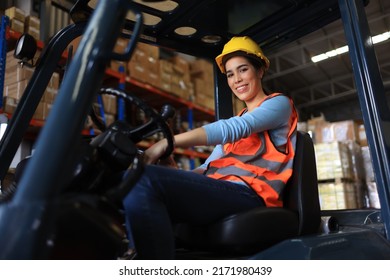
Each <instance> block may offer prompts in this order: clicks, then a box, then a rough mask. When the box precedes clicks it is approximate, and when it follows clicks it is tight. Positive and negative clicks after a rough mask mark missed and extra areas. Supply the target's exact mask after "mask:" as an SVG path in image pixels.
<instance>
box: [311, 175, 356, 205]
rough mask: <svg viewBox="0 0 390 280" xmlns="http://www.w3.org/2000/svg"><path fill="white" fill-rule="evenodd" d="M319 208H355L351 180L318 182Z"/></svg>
mask: <svg viewBox="0 0 390 280" xmlns="http://www.w3.org/2000/svg"><path fill="white" fill-rule="evenodd" d="M318 192H319V198H320V205H321V210H338V209H355V208H356V207H357V202H356V191H355V185H354V183H352V182H334V183H333V182H332V183H319V184H318Z"/></svg>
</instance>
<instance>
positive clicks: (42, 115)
mask: <svg viewBox="0 0 390 280" xmlns="http://www.w3.org/2000/svg"><path fill="white" fill-rule="evenodd" d="M51 107H52V104H49V103H47V102H44V101H40V102H39V103H38V107H37V109H36V110H35V113H34V115H33V119H35V120H40V121H44V120H46V118H47V117H48V115H49V113H50V110H51Z"/></svg>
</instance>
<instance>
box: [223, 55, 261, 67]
mask: <svg viewBox="0 0 390 280" xmlns="http://www.w3.org/2000/svg"><path fill="white" fill-rule="evenodd" d="M234 56H243V57H246V58H247V59H248V61H249V63H250V64H251V65H252V66H253V67H255V69H256V70H260V69H263V70H265V65H264V63H263V62H262V61H261V60H260V59H259V58H258V57H256V56H254V55H252V54H248V53H246V52H244V51H236V52H233V53H230V54H228V55H225V57H224V58H223V60H222V64H223V67H224V68H225V64H226V61H228V60H229V59H230V58H232V57H234ZM225 69H226V68H225ZM264 72H265V71H264Z"/></svg>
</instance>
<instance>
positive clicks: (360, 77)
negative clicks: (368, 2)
mask: <svg viewBox="0 0 390 280" xmlns="http://www.w3.org/2000/svg"><path fill="white" fill-rule="evenodd" d="M339 5H340V11H341V16H342V20H343V24H344V29H345V34H346V37H347V41H348V46H349V54H350V57H351V61H352V67H353V72H354V76H355V83H356V87H357V93H358V96H359V102H360V107H361V110H362V115H363V120H364V126H365V129H366V134H367V141H368V146H369V148H370V151H371V156H372V163H373V167H374V173H375V179H376V183H377V188H378V193H379V199H380V204H381V214H382V219H383V222H384V225H385V232H386V236H387V239H388V240H390V165H389V164H390V110H389V108H388V106H387V101H386V95H385V90H384V86H383V81H382V78H381V74H380V71H379V66H378V63H377V58H376V55H375V51H374V46H373V43H372V39H371V35H370V30H369V26H368V22H367V17H366V15H365V11H364V6H363V1H362V0H339Z"/></svg>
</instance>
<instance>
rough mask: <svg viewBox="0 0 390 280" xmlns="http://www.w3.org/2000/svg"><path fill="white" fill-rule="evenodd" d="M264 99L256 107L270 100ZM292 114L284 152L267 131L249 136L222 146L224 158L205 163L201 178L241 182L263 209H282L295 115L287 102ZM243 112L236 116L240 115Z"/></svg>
mask: <svg viewBox="0 0 390 280" xmlns="http://www.w3.org/2000/svg"><path fill="white" fill-rule="evenodd" d="M277 95H280V93H274V94H271V95H268V96H267V97H266V98H264V99H263V100H262V101H261V102H260V104H259V105H258V106H261V104H262V103H263V102H264V101H265V100H267V99H269V98H272V97H275V96H277ZM290 104H291V108H292V113H291V116H290V119H289V125H290V129H289V132H288V140H287V144H286V149H285V151H283V152H281V151H279V150H277V148H276V147H275V146H274V145H273V143H272V140H271V138H270V135H269V132H268V131H262V132H259V133H253V134H251V135H250V136H248V137H246V138H242V139H240V140H238V141H236V142H234V143H228V144H225V145H224V146H223V150H224V152H225V153H224V156H223V157H221V158H219V159H216V160H214V161H212V162H210V163H209V165H208V167H207V170H206V172H205V175H206V176H208V177H211V178H215V179H218V180H228V181H235V182H245V183H246V184H247V185H249V186H250V187H251V188H253V189H254V190H255V191H256V193H257V194H258V195H259V196H260V197H262V198H263V200H264V202H265V204H266V206H267V207H282V206H283V202H282V200H281V199H280V194H281V193H282V191H283V188H284V186H285V185H286V183H287V181H288V179H289V178H290V177H291V174H292V167H293V159H294V155H295V146H294V144H295V141H294V144H293V141H292V140H293V138H294V139H295V137H296V129H297V121H298V116H297V113H296V110H295V107H294V105H293V102H292V100H291V99H290ZM244 110H245V109H243V110H242V111H241V112H240V113H239V115H241V114H242V112H243V111H244Z"/></svg>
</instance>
